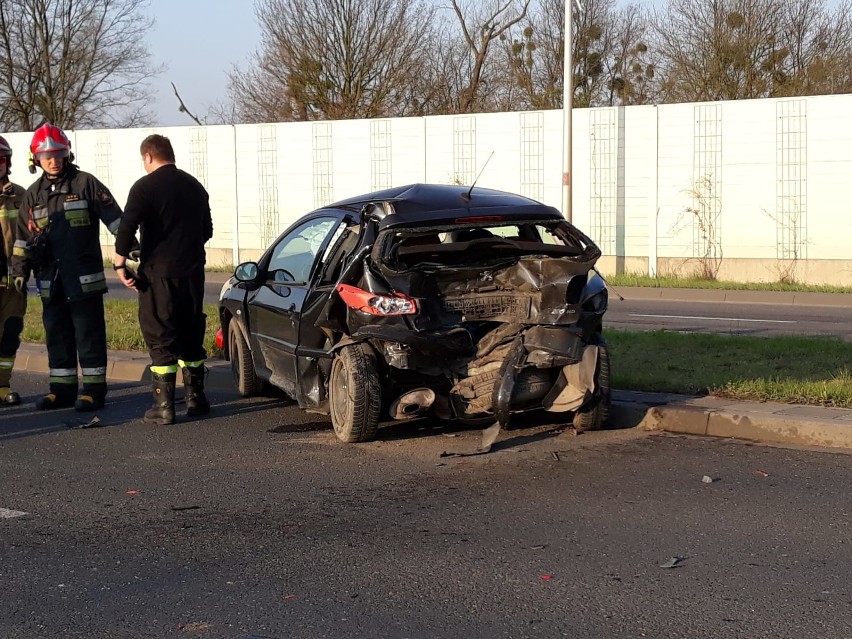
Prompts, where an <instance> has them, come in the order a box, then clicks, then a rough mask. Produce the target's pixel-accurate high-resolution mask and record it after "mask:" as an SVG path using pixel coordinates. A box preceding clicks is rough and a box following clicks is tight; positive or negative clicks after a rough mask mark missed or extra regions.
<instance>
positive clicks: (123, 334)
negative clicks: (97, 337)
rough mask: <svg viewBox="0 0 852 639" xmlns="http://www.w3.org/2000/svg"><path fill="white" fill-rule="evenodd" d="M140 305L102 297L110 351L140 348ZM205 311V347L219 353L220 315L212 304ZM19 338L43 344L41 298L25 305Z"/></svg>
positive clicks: (144, 347)
mask: <svg viewBox="0 0 852 639" xmlns="http://www.w3.org/2000/svg"><path fill="white" fill-rule="evenodd" d="M138 309H139V306H138V304H137V303H136V301H135V300H109V299H105V300H104V313H105V315H106V326H107V346H108V348H109V349H110V350H119V351H143V352H146V351H147V350H148V347H147V346H145V340H143V339H142V332H141V331H140V330H139V319H138ZM204 313H205V314H206V315H207V330H206V333H205V336H204V348H206V349H207V354H208V355H209V356H210V357H217V356H219V355H220V354H221V352H220V351H219V349H218V348H216V343H215V337H216V331H217V330H219V315H218V311H217V306H216V305H215V304H205V305H204ZM21 339H22V340H23V341H25V342H40V343H44V325H43V324H42V321H41V301H40V300H38V299H37V298H33V297H31V298H30V299H29V303H28V304H27V315H26V317H25V318H24V332H23V333H22V334H21Z"/></svg>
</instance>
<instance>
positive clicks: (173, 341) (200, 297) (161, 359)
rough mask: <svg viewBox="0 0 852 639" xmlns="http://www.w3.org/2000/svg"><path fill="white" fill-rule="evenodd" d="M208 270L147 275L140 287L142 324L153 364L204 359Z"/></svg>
mask: <svg viewBox="0 0 852 639" xmlns="http://www.w3.org/2000/svg"><path fill="white" fill-rule="evenodd" d="M203 304H204V270H203V269H198V270H197V271H195V272H194V273H192V274H190V275H188V276H186V277H151V276H145V275H143V278H142V285H141V290H140V291H139V326H140V328H141V329H142V335H143V336H144V337H145V342H146V344H147V345H148V352H149V354H150V356H151V365H152V366H158V367H159V366H172V365H176V364H177V363H178V360H179V359H180V360H184V361H186V362H202V363H203V361H204V360H205V359H206V357H207V352H206V351H205V350H204V333H205V330H206V326H207V317H206V316H205V315H204V307H203Z"/></svg>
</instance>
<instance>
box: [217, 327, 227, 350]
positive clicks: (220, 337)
mask: <svg viewBox="0 0 852 639" xmlns="http://www.w3.org/2000/svg"><path fill="white" fill-rule="evenodd" d="M216 348H218V349H219V350H220V351H223V350H225V334H224V333H223V332H222V329H221V328H220V329H219V330H218V331H216Z"/></svg>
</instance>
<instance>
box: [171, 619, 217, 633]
mask: <svg viewBox="0 0 852 639" xmlns="http://www.w3.org/2000/svg"><path fill="white" fill-rule="evenodd" d="M212 627H213V625H212V624H209V623H207V622H206V621H193V622H192V623H186V624H180V625H179V626H178V630H182V631H183V632H204V631H205V630H210V628H212Z"/></svg>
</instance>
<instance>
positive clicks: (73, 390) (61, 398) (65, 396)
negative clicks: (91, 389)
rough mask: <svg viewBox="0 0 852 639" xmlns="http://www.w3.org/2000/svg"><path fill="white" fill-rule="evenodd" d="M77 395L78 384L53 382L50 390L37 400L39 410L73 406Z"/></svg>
mask: <svg viewBox="0 0 852 639" xmlns="http://www.w3.org/2000/svg"><path fill="white" fill-rule="evenodd" d="M76 395H77V386H76V384H75V385H71V384H51V385H50V392H48V394H47V395H43V396H41V397H39V398H38V399H37V400H36V408H37V409H38V410H53V409H54V408H66V407H68V406H73V405H74V398H75V396H76Z"/></svg>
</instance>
